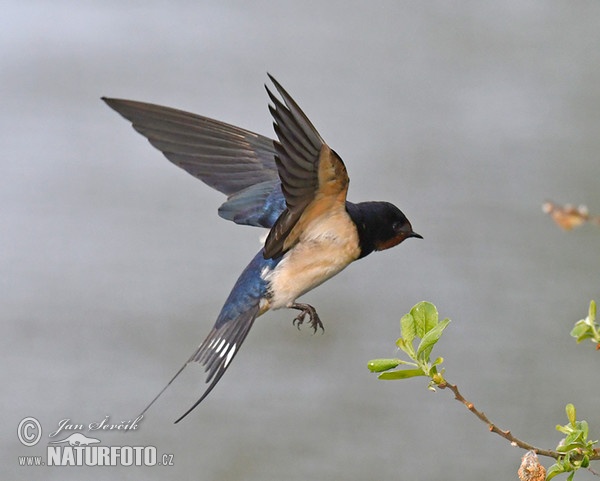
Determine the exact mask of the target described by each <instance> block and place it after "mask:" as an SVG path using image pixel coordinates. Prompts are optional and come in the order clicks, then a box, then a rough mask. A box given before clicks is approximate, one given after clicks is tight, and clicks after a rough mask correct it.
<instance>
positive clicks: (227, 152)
mask: <svg viewBox="0 0 600 481" xmlns="http://www.w3.org/2000/svg"><path fill="white" fill-rule="evenodd" d="M102 100H104V101H105V102H106V103H107V104H108V105H109V106H110V107H111V108H112V109H114V110H115V111H117V112H118V113H119V114H121V115H122V116H123V117H125V118H126V119H127V120H129V121H130V122H131V123H132V125H133V128H134V129H135V130H137V131H138V132H139V133H140V134H142V135H143V136H144V137H146V138H147V139H148V141H149V142H150V143H151V144H152V145H153V146H154V147H156V148H157V149H158V150H160V151H161V152H162V153H163V154H164V155H165V157H166V158H167V159H169V160H170V161H171V162H173V163H174V164H175V165H177V166H179V167H181V168H182V169H184V170H185V171H187V172H189V173H190V174H192V175H193V176H194V177H197V178H198V179H200V180H202V181H203V182H204V183H206V184H207V185H209V186H211V187H213V188H214V189H216V190H218V191H220V192H222V193H224V194H226V195H227V196H228V201H227V202H225V203H224V204H223V205H222V206H221V207H220V209H219V215H221V216H222V217H224V218H225V219H228V220H233V221H234V222H236V223H238V224H246V225H255V226H259V227H267V228H270V227H271V226H272V225H273V223H274V222H275V220H276V219H277V217H278V216H279V215H280V214H281V212H282V211H283V209H284V208H285V204H284V199H283V194H282V193H281V188H280V187H279V185H280V183H279V177H278V173H277V166H276V164H275V147H274V145H273V144H274V142H273V140H271V139H269V138H267V137H264V136H262V135H258V134H255V133H253V132H250V131H248V130H244V129H241V128H239V127H235V126H233V125H229V124H226V123H224V122H219V121H217V120H213V119H210V118H208V117H203V116H201V115H196V114H192V113H189V112H184V111H182V110H176V109H172V108H169V107H162V106H160V105H154V104H149V103H144V102H135V101H133V100H122V99H113V98H106V97H103V98H102Z"/></svg>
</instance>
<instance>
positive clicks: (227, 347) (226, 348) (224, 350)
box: [219, 343, 229, 357]
mask: <svg viewBox="0 0 600 481" xmlns="http://www.w3.org/2000/svg"><path fill="white" fill-rule="evenodd" d="M228 350H229V343H227V345H226V346H225V349H223V351H222V352H221V354H219V357H223V356H224V355H225V354H227V351H228Z"/></svg>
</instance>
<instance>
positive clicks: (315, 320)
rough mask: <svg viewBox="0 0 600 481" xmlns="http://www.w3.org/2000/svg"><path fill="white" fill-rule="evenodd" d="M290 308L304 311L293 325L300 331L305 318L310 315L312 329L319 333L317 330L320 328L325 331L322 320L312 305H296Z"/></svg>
mask: <svg viewBox="0 0 600 481" xmlns="http://www.w3.org/2000/svg"><path fill="white" fill-rule="evenodd" d="M290 308H291V309H297V310H299V311H302V312H300V314H298V316H297V317H296V318H295V319H294V320H293V321H292V324H294V326H296V327H297V328H298V330H300V326H301V325H302V324H303V323H304V318H305V317H306V316H307V315H308V318H309V322H310V327H312V328H313V331H314V332H317V329H319V328H321V331H325V328H324V327H323V323H322V322H321V319H319V315H318V314H317V310H316V309H315V308H314V307H313V306H311V305H310V304H298V303H294V304H292V305H291V306H290Z"/></svg>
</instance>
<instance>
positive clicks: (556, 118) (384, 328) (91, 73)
mask: <svg viewBox="0 0 600 481" xmlns="http://www.w3.org/2000/svg"><path fill="white" fill-rule="evenodd" d="M599 21H600V3H598V2H592V1H587V2H586V1H583V2H542V1H522V0H518V1H516V0H511V1H507V2H479V1H465V2H442V1H433V2H396V1H381V2H356V1H343V2H342V1H328V2H317V1H306V2H269V1H258V2H244V1H241V0H240V1H226V2H221V1H200V2H158V1H157V2H116V1H112V2H111V1H109V2H104V1H103V2H101V1H87V2H68V1H62V2H61V1H57V2H44V1H37V2H36V1H29V2H16V1H12V2H11V1H8V2H5V3H4V4H3V13H2V18H1V19H0V27H1V28H0V45H1V51H2V54H1V69H0V85H1V92H2V94H1V103H2V113H1V114H0V122H1V129H0V132H1V134H0V138H1V145H2V153H3V160H2V162H1V164H0V166H1V167H0V199H1V205H2V207H1V208H0V225H1V232H2V235H1V236H0V270H1V273H2V275H1V278H0V282H1V285H0V306H1V308H0V317H1V319H2V327H3V331H4V332H3V336H2V340H1V341H0V343H1V344H0V346H1V347H2V352H3V353H4V362H3V363H2V368H1V369H2V376H3V379H4V385H5V389H4V392H5V394H4V396H3V397H2V399H3V401H2V409H1V410H0V413H1V414H0V421H1V425H2V426H3V430H4V435H3V436H2V441H1V443H2V462H1V463H0V470H1V472H2V478H3V479H17V478H23V477H26V478H27V479H32V480H35V479H45V480H70V479H92V478H93V479H98V480H104V479H107V480H108V479H115V477H118V478H119V479H131V480H138V479H147V480H150V479H156V480H158V479H160V480H162V479H200V480H212V479H226V480H238V479H240V480H241V479H243V480H261V481H267V480H281V479H285V480H305V479H315V480H364V479H388V480H390V479H444V480H479V479H489V476H490V474H489V473H490V472H494V473H496V475H495V478H497V479H516V470H517V468H518V466H519V463H520V457H521V455H522V454H523V452H521V451H520V450H517V449H513V448H511V447H510V445H509V444H508V443H507V442H506V441H505V440H503V439H501V438H500V437H498V436H495V435H492V434H490V433H488V431H487V429H486V427H485V426H484V425H483V424H482V423H480V422H479V421H478V420H477V419H476V418H475V417H474V416H472V415H471V414H470V413H469V412H468V411H467V410H466V409H465V408H464V407H463V406H461V405H460V404H459V403H457V402H455V401H454V400H453V398H452V395H451V393H450V392H445V391H438V392H436V393H432V392H429V391H428V390H427V389H426V385H427V382H426V381H423V380H419V379H413V380H409V381H405V382H383V381H378V380H377V379H376V376H375V375H372V374H370V373H369V372H368V371H367V368H366V364H367V361H368V360H369V359H372V358H376V357H392V356H395V355H396V350H395V345H394V342H395V340H396V338H397V337H398V335H399V319H400V317H401V315H402V314H404V313H405V312H408V310H409V309H410V308H411V307H412V306H413V305H414V304H415V303H416V302H418V301H420V300H429V301H432V302H434V303H435V304H436V305H437V307H438V309H439V311H440V315H441V316H442V317H450V318H451V319H452V321H453V322H452V323H451V325H450V327H449V328H448V329H447V330H446V332H445V335H444V337H443V339H442V341H441V342H440V343H439V344H438V345H437V346H436V351H434V354H435V353H436V352H437V355H442V356H444V358H445V367H446V376H447V378H448V380H450V381H451V382H454V383H457V384H458V385H459V387H460V388H461V389H462V391H463V393H464V394H465V396H466V397H468V398H469V400H471V401H473V402H474V403H475V404H476V406H477V407H479V408H480V409H482V410H483V411H485V412H486V413H487V414H488V415H489V416H490V417H491V419H492V420H493V421H495V422H496V423H497V424H498V425H499V426H501V427H502V428H505V429H511V430H512V432H513V433H514V434H515V435H516V436H518V437H520V438H522V439H525V440H527V441H529V442H531V443H533V444H535V445H537V446H539V447H542V448H554V447H555V446H556V444H557V443H558V441H559V439H560V435H559V433H558V432H556V431H555V429H554V426H555V425H556V424H557V423H560V424H564V423H566V417H565V414H564V406H565V404H566V403H567V402H573V403H574V404H575V405H576V407H577V409H578V415H579V416H580V417H581V418H584V419H587V420H588V421H589V422H590V425H591V430H592V434H591V437H592V438H595V439H597V438H598V437H599V435H598V433H599V431H598V429H600V416H599V411H598V405H599V402H600V396H599V393H598V383H597V379H586V377H585V376H586V375H585V372H586V370H588V371H587V372H589V369H593V368H597V366H598V362H599V361H598V353H597V352H595V351H594V350H593V346H592V345H591V343H586V344H584V345H581V346H577V345H576V344H575V342H574V340H573V339H572V338H571V337H570V336H569V331H570V330H571V328H572V326H573V323H574V322H575V321H576V320H578V319H581V318H582V317H585V315H586V314H587V306H588V303H589V301H590V299H594V298H595V299H598V300H600V299H599V298H600V295H599V292H600V291H599V282H598V281H599V274H600V256H599V255H598V245H599V241H600V231H599V230H598V228H596V227H594V226H590V225H587V226H584V227H582V228H580V229H578V230H575V231H572V232H569V233H567V232H563V231H561V230H559V229H558V228H557V227H556V225H554V223H553V222H552V221H551V219H550V218H549V217H548V216H546V215H544V214H543V213H542V211H541V205H542V203H543V202H544V201H545V200H547V199H552V200H554V201H556V202H559V203H565V202H573V203H577V204H579V203H584V204H587V205H588V206H589V208H590V210H591V211H592V212H598V211H600V189H599V188H598V180H599V176H598V173H599V171H600V162H599V159H598V155H599V154H598V152H599V150H600V135H599V128H600V53H599V52H600V50H599V49H598V45H600V29H598V24H599ZM266 72H270V73H271V74H273V75H274V76H275V77H276V78H277V79H278V80H279V81H280V82H281V83H282V85H283V86H284V87H285V88H286V89H287V90H288V91H289V92H290V93H291V95H292V96H293V97H294V98H295V99H296V100H297V101H298V103H299V104H300V106H301V107H302V108H303V109H304V110H305V112H306V113H307V115H308V116H309V117H310V119H311V120H312V121H313V122H314V124H315V126H316V127H317V129H318V130H319V132H320V133H321V134H322V136H323V137H324V138H325V140H326V141H327V142H328V143H329V144H330V145H331V146H332V147H333V148H334V149H336V151H337V152H338V153H339V154H340V155H341V156H342V158H343V159H344V161H345V163H346V165H347V168H348V171H349V174H350V177H351V185H350V193H349V199H350V200H353V201H363V200H387V201H391V202H393V203H395V204H396V205H398V206H400V207H401V209H402V210H403V211H404V213H405V214H406V215H407V216H408V217H409V219H410V220H411V221H412V224H413V227H414V229H415V230H416V231H417V232H419V233H420V234H422V235H423V236H424V240H422V241H417V240H408V241H407V242H406V243H404V244H402V245H401V246H400V247H398V248H396V249H392V250H390V251H386V252H383V253H376V254H373V255H372V256H369V257H368V258H366V259H364V260H361V261H359V262H357V263H356V264H354V265H352V266H351V267H350V268H348V269H347V270H345V271H344V272H343V273H341V274H340V275H339V276H337V277H336V278H334V279H332V280H331V281H329V282H328V283H326V284H325V285H323V286H321V287H320V288H319V289H317V290H316V291H315V292H312V293H310V294H309V295H307V296H305V297H304V298H303V299H304V300H305V301H306V302H310V303H311V304H313V305H315V306H316V307H317V308H318V310H319V313H320V316H321V319H322V320H323V322H324V324H325V333H324V334H323V335H320V334H317V335H312V331H311V330H310V329H307V328H305V329H304V330H302V331H300V332H298V331H297V330H296V329H295V328H294V327H293V326H292V322H291V321H292V319H293V318H294V317H295V315H296V314H297V313H295V312H291V311H278V312H274V313H269V314H268V315H266V316H264V317H262V318H260V319H259V321H257V323H256V324H255V326H254V328H253V330H252V332H251V333H250V335H249V337H248V339H247V341H246V343H245V345H244V348H243V349H242V351H241V353H240V354H239V356H237V357H236V360H235V362H234V363H233V365H232V367H231V369H230V370H229V372H228V373H227V374H226V375H225V376H224V378H223V380H222V381H221V383H220V384H219V386H218V387H217V388H216V389H215V390H214V391H213V393H212V394H211V395H210V396H209V397H208V398H207V400H206V401H205V402H204V403H203V404H202V405H201V406H200V407H199V408H198V409H197V410H196V411H194V412H193V413H192V414H191V415H190V416H189V417H188V418H186V419H185V421H183V422H182V423H180V424H178V425H173V421H174V420H175V419H176V418H177V417H178V416H179V415H180V414H182V412H183V411H184V410H185V409H187V408H188V407H189V406H190V405H191V404H192V403H193V402H194V401H195V400H196V399H197V397H198V395H199V394H200V393H201V392H202V390H203V389H204V385H203V380H204V377H203V373H202V371H201V369H197V368H196V369H190V368H188V369H187V370H186V371H185V372H184V374H183V375H182V376H181V377H180V378H179V379H178V380H177V381H176V382H175V383H174V384H173V385H172V386H171V387H170V388H169V390H168V391H167V392H166V393H165V394H164V395H163V397H161V398H160V400H159V401H158V402H157V403H156V404H155V405H154V406H153V407H152V408H151V409H150V411H148V412H147V415H146V416H145V418H144V419H143V420H142V421H141V423H140V424H139V427H138V429H137V430H136V431H130V432H101V433H98V434H97V436H96V437H98V438H100V439H101V441H102V444H104V445H129V446H147V445H150V446H156V448H157V451H158V453H159V454H161V453H170V454H173V455H174V459H173V463H174V466H171V467H153V468H149V467H119V468H89V467H88V468H86V467H83V468H66V467H62V468H61V467H54V468H51V467H47V466H46V467H37V468H34V467H19V466H18V456H21V455H36V454H37V455H43V454H44V453H45V450H46V446H47V442H48V441H49V438H48V434H49V433H50V432H52V431H54V430H55V429H56V428H57V426H58V423H59V421H61V420H63V419H67V418H68V419H70V420H71V422H72V423H74V424H79V423H81V424H84V425H87V424H89V423H91V422H98V421H101V420H102V419H104V418H105V417H106V416H110V421H111V422H114V423H118V422H121V421H125V420H130V419H133V418H135V417H136V416H137V414H138V413H139V412H140V411H141V409H142V408H143V407H144V406H145V405H146V404H147V403H148V402H149V401H150V400H151V399H152V398H153V397H154V396H155V394H156V393H157V392H158V391H159V390H160V389H161V388H162V387H163V385H164V384H165V383H166V382H167V381H168V380H169V379H170V377H171V376H172V374H173V373H174V372H175V371H176V370H177V369H178V368H179V367H180V365H181V364H182V363H183V362H184V361H185V360H186V359H187V358H188V356H189V355H190V354H191V352H192V351H193V350H194V349H195V348H196V346H197V345H198V344H199V343H200V342H201V341H202V339H203V338H204V336H205V335H206V334H207V333H208V331H209V330H210V328H211V326H212V324H213V322H214V320H215V318H216V316H217V314H218V312H219V310H220V308H221V306H222V304H223V302H224V300H225V298H226V296H227V294H228V293H229V290H230V288H231V286H232V285H233V283H234V282H235V280H236V278H237V276H238V274H239V273H240V271H241V270H242V269H243V267H244V266H245V265H246V264H247V262H248V261H249V260H250V258H251V257H252V256H253V255H254V253H255V252H256V251H257V250H258V249H259V247H260V245H259V237H260V236H261V234H262V232H261V231H259V230H258V229H255V228H250V227H240V226H236V225H235V224H233V223H229V222H226V221H224V220H222V219H220V218H219V217H218V216H217V212H216V210H217V207H218V206H219V205H220V203H221V202H222V201H223V200H224V197H223V196H222V195H221V194H219V193H218V192H216V191H213V190H211V189H210V188H208V187H206V186H205V185H203V184H202V183H201V182H199V181H198V180H196V179H194V178H193V177H191V176H190V175H188V174H187V173H185V172H184V171H183V170H180V169H178V168H176V167H175V166H173V165H172V164H170V163H169V162H168V161H167V160H166V159H164V158H163V157H162V155H161V154H160V153H159V152H158V151H156V150H155V149H153V148H152V147H151V146H150V145H149V144H148V143H147V142H146V141H145V140H144V138H142V137H141V136H139V135H138V134H137V133H135V132H134V131H133V130H132V129H131V127H130V126H129V125H128V123H127V122H125V121H124V120H123V119H122V118H120V117H119V116H118V115H116V113H115V112H113V111H111V110H110V109H109V108H108V107H107V106H106V105H104V104H103V102H101V100H100V97H101V96H103V95H106V96H114V97H123V98H131V99H136V100H143V101H148V102H154V103H159V104H163V105H168V106H172V107H177V108H181V109H184V110H188V111H192V112H196V113H199V114H203V115H206V116H210V117H213V118H216V119H219V120H222V121H226V122H229V123H232V124H235V125H239V126H241V127H244V128H247V129H250V130H253V131H256V132H258V133H261V134H263V135H268V136H272V135H273V132H272V127H271V122H272V120H271V118H270V115H269V112H268V110H267V103H268V102H267V95H266V93H265V91H264V88H263V84H264V83H265V82H266V80H267V76H266ZM27 416H33V417H35V418H36V419H38V420H39V422H40V423H41V425H42V427H43V436H42V440H41V442H40V443H39V444H38V445H36V446H35V447H31V448H27V447H25V446H23V445H22V444H21V443H20V442H19V440H18V438H17V434H16V431H17V426H18V424H19V421H20V420H21V419H23V418H25V417H27ZM594 433H595V434H594ZM67 434H68V433H67ZM86 434H88V435H89V434H90V433H89V432H87V433H86ZM61 439H62V438H61ZM543 462H544V464H546V466H548V465H549V464H551V463H550V462H549V460H547V459H544V460H543ZM596 470H598V468H597V467H596ZM578 479H582V480H585V479H592V475H591V474H590V473H587V472H586V473H582V474H581V475H578ZM594 479H595V478H594Z"/></svg>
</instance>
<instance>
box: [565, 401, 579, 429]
mask: <svg viewBox="0 0 600 481" xmlns="http://www.w3.org/2000/svg"><path fill="white" fill-rule="evenodd" d="M565 411H566V412H567V419H568V420H569V422H570V423H571V426H573V427H575V420H576V419H577V418H576V411H575V406H573V405H572V404H571V403H569V404H567V406H566V407H565Z"/></svg>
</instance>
